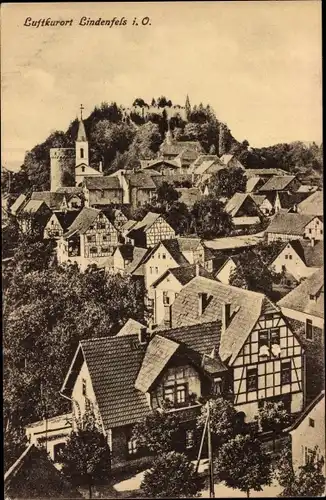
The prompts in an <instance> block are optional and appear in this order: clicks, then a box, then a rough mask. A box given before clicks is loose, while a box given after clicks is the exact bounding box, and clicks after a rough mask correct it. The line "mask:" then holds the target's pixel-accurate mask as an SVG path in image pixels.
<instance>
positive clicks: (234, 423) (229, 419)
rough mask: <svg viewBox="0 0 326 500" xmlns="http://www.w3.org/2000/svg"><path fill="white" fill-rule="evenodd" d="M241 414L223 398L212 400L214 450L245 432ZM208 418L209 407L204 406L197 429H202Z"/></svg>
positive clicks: (198, 419) (211, 415) (211, 423)
mask: <svg viewBox="0 0 326 500" xmlns="http://www.w3.org/2000/svg"><path fill="white" fill-rule="evenodd" d="M241 417H242V416H241V414H239V412H237V410H236V409H235V408H234V406H233V404H232V403H230V401H227V400H226V399H224V398H223V397H222V396H219V397H217V398H214V399H211V400H210V425H211V431H212V435H213V436H212V437H213V444H214V446H213V447H214V448H215V449H217V448H219V447H220V446H221V445H222V444H223V443H225V442H227V441H228V440H230V439H232V438H234V437H235V436H236V435H237V434H238V433H240V432H245V426H244V424H243V419H242V418H241ZM206 418H207V407H206V405H204V406H202V408H201V414H200V415H199V416H198V418H197V427H198V428H200V429H202V428H203V427H204V425H205V422H206Z"/></svg>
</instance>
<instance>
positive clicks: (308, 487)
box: [277, 449, 326, 498]
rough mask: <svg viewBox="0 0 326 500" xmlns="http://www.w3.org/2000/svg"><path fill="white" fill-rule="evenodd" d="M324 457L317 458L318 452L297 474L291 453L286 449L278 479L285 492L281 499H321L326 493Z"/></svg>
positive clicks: (313, 454)
mask: <svg viewBox="0 0 326 500" xmlns="http://www.w3.org/2000/svg"><path fill="white" fill-rule="evenodd" d="M323 465H324V457H320V458H317V453H316V450H314V451H313V453H312V454H311V457H310V459H309V460H308V462H307V464H306V465H303V466H301V467H299V468H298V470H297V472H296V473H295V472H294V470H293V466H292V461H291V451H290V450H288V449H286V450H284V452H283V454H282V455H281V457H280V460H279V461H278V470H277V479H278V482H279V484H280V485H281V486H282V488H283V490H282V492H281V493H280V495H278V496H279V497H308V498H309V497H319V496H322V495H323V493H324V492H325V484H326V480H325V477H324V475H323Z"/></svg>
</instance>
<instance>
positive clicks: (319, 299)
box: [277, 267, 324, 318]
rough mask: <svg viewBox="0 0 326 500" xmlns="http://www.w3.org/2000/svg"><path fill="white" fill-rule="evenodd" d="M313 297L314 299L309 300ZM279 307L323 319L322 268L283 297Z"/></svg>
mask: <svg viewBox="0 0 326 500" xmlns="http://www.w3.org/2000/svg"><path fill="white" fill-rule="evenodd" d="M311 295H313V296H314V297H315V298H314V299H313V300H311V299H310V296H311ZM277 305H278V306H279V307H282V308H283V307H284V308H285V309H292V310H294V311H299V312H302V313H305V314H310V315H311V316H316V317H318V318H324V267H321V268H320V269H318V271H316V272H314V273H313V274H312V275H311V276H309V277H308V278H306V279H305V280H304V281H303V282H302V283H300V285H298V286H297V287H296V288H295V289H294V290H292V291H291V292H290V293H288V294H287V295H285V297H283V298H282V299H281V300H280V301H279V302H278V303H277Z"/></svg>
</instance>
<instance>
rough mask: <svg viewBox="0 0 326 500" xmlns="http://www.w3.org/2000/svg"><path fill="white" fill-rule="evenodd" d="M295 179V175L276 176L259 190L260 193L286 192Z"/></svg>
mask: <svg viewBox="0 0 326 500" xmlns="http://www.w3.org/2000/svg"><path fill="white" fill-rule="evenodd" d="M294 179H295V175H275V176H274V177H272V178H271V179H268V181H267V182H266V183H265V184H264V185H263V186H262V187H261V188H260V189H259V191H261V192H263V191H284V189H287V188H288V186H289V185H290V184H291V182H293V181H294Z"/></svg>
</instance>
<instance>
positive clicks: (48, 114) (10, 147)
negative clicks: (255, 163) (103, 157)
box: [1, 0, 322, 168]
mask: <svg viewBox="0 0 326 500" xmlns="http://www.w3.org/2000/svg"><path fill="white" fill-rule="evenodd" d="M1 15H2V33H1V46H2V49H1V55H2V61H1V73H2V138H1V139H2V165H4V166H7V167H9V168H15V167H17V166H19V165H21V164H22V163H23V160H24V154H25V151H26V150H29V149H32V148H33V147H34V146H35V145H36V144H39V143H41V142H43V141H44V140H45V139H46V138H47V137H48V135H49V134H50V133H51V132H52V131H54V130H66V129H67V128H68V126H69V123H70V121H72V120H73V119H74V118H75V117H76V116H77V114H78V110H79V107H80V104H81V103H82V104H83V105H84V108H85V111H84V116H85V117H87V116H88V114H89V113H90V112H91V111H92V110H93V108H94V106H95V105H97V104H100V103H101V102H103V101H107V102H111V101H116V102H117V103H118V104H122V105H124V106H130V105H131V104H132V102H133V101H134V99H135V98H136V97H143V98H144V99H145V100H147V101H150V100H151V98H152V97H153V96H154V97H158V96H160V95H165V96H166V97H167V98H168V99H171V100H172V102H173V103H177V104H182V105H183V104H184V102H185V98H186V95H187V94H189V97H190V102H191V104H192V105H194V104H198V103H199V102H203V103H204V104H210V105H211V106H212V107H213V109H214V110H215V113H216V116H217V118H218V119H219V120H221V121H224V122H226V123H227V125H228V127H229V128H230V129H231V132H232V134H233V135H234V137H235V138H236V139H238V140H240V141H241V140H244V139H247V140H248V141H249V143H250V145H251V146H252V147H261V146H268V145H272V144H276V143H279V142H291V141H294V140H303V141H317V142H321V141H322V87H321V78H322V77H321V72H322V62H321V61H322V52H321V51H322V49H321V47H322V44H321V2H319V1H318V0H309V1H304V0H303V1H301V0H297V1H289V2H288V1H281V0H278V1H271V2H270V1H260V2H257V1H255V2H251V1H248V2H236V1H234V2H233V1H232V2H196V3H195V2H173V3H168V2H162V3H154V2H153V3H151V2H146V3H133V2H130V3H92V4H90V3H87V4H86V3H84V4H83V3H79V2H78V4H73V3H70V4H69V3H60V4H59V3H58V4H50V3H44V4H42V3H40V4H32V3H30V4H2V8H1ZM83 16H85V17H86V18H91V19H93V20H97V19H98V18H99V17H100V18H101V19H105V20H111V19H112V18H114V17H116V18H117V19H118V20H121V19H122V18H123V17H124V18H125V19H126V20H127V24H126V25H122V24H121V25H113V26H112V27H110V26H81V25H79V22H80V19H81V18H82V17H83ZM135 17H136V18H137V22H138V26H135V25H133V24H132V23H133V20H134V18H135ZM27 18H32V20H33V21H38V20H39V19H43V18H45V19H47V18H51V20H67V21H70V20H71V19H72V20H73V22H72V26H54V27H47V26H44V27H41V26H40V27H32V26H24V24H28V23H29V22H30V21H26V19H27ZM143 18H149V19H150V21H149V23H148V24H147V25H145V26H143V25H142V24H141V20H142V19H143Z"/></svg>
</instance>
